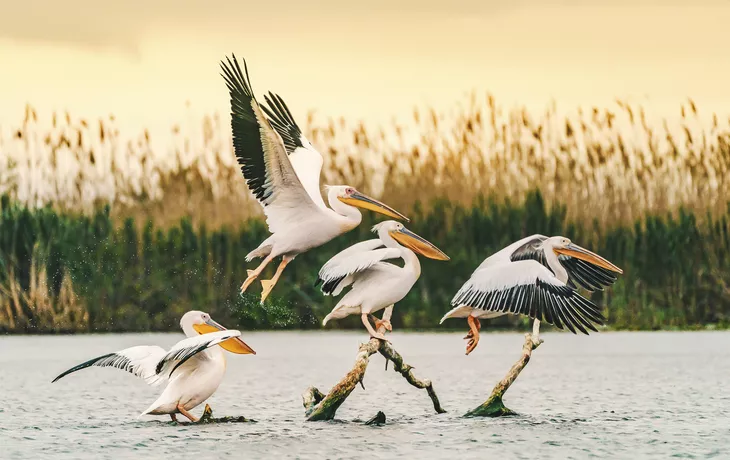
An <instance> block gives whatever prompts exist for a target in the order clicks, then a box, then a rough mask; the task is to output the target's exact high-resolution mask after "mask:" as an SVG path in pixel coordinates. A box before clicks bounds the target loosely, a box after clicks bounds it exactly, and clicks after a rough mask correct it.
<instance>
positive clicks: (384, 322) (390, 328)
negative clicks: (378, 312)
mask: <svg viewBox="0 0 730 460" xmlns="http://www.w3.org/2000/svg"><path fill="white" fill-rule="evenodd" d="M370 319H372V320H373V323H375V330H376V331H377V330H378V329H380V326H383V327H384V328H385V330H386V331H388V332H393V325H392V324H390V321H388V320H379V319H378V318H376V317H375V315H373V314H371V315H370Z"/></svg>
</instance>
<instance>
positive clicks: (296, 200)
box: [221, 56, 321, 233]
mask: <svg viewBox="0 0 730 460" xmlns="http://www.w3.org/2000/svg"><path fill="white" fill-rule="evenodd" d="M245 67H246V62H245V61H244V68H245ZM221 68H222V70H223V78H224V79H225V81H226V85H227V86H228V91H229V93H230V97H231V129H232V131H233V147H234V150H235V153H236V157H237V158H238V163H239V164H240V165H241V172H242V173H243V177H244V178H245V179H246V183H247V184H248V188H249V189H250V190H251V192H252V193H253V194H254V196H255V197H256V199H257V200H258V201H259V202H260V203H261V204H262V205H263V206H264V212H265V213H266V217H267V223H268V225H269V231H271V232H272V233H276V231H277V229H280V228H282V227H285V226H287V225H289V224H291V223H292V222H296V221H298V220H299V218H300V217H303V216H307V215H309V216H311V214H312V213H316V212H317V211H320V210H321V208H320V207H319V206H317V205H316V204H315V203H314V201H312V198H311V197H310V195H309V194H308V193H307V191H306V190H305V188H304V186H303V185H302V183H301V181H300V180H299V178H298V176H297V173H296V172H295V170H294V167H293V166H292V163H291V161H290V160H289V156H288V155H287V153H286V147H285V146H284V142H283V141H282V139H281V137H280V136H279V134H278V133H277V132H276V130H275V129H274V128H272V126H271V124H270V123H269V120H267V119H266V117H265V116H264V113H263V112H262V111H261V107H260V106H259V104H258V102H257V101H256V98H255V97H254V95H253V91H252V89H251V83H250V81H249V78H248V70H246V73H245V75H244V73H243V72H242V71H241V68H240V66H239V65H238V61H236V58H235V56H234V57H233V60H232V61H231V60H230V59H227V63H225V62H222V63H221ZM320 199H321V198H320Z"/></svg>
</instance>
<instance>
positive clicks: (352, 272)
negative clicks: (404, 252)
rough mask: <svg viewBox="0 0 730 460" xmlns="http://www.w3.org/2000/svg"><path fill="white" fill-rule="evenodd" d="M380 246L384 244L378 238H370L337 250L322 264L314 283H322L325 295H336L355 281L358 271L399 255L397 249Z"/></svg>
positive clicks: (363, 270)
mask: <svg viewBox="0 0 730 460" xmlns="http://www.w3.org/2000/svg"><path fill="white" fill-rule="evenodd" d="M382 246H384V245H383V242H382V241H381V240H380V239H372V240H367V241H362V242H360V243H357V244H354V245H352V246H350V247H349V248H347V249H345V250H343V251H341V252H339V253H338V254H337V255H335V256H334V257H332V258H331V259H330V260H328V261H327V263H325V264H324V265H323V266H322V268H321V269H320V270H319V277H318V278H317V281H316V282H315V283H314V285H315V286H317V285H319V284H320V283H322V292H323V293H324V294H325V295H329V294H332V295H338V294H339V293H340V292H342V289H344V288H345V287H347V286H349V285H350V284H352V283H353V282H354V281H355V278H356V276H357V274H358V273H363V272H365V271H366V270H368V269H371V268H373V267H374V266H375V265H376V264H378V263H379V262H382V261H384V260H388V259H396V258H398V257H400V256H401V252H400V250H399V249H396V248H385V247H382Z"/></svg>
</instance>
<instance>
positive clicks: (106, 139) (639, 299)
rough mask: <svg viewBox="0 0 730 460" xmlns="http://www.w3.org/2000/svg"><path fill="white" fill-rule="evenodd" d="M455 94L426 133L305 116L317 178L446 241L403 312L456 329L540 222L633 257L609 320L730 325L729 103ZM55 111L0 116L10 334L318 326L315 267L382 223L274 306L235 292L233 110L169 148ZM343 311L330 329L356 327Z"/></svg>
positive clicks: (0, 224)
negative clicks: (489, 260) (215, 322)
mask: <svg viewBox="0 0 730 460" xmlns="http://www.w3.org/2000/svg"><path fill="white" fill-rule="evenodd" d="M459 110H460V111H459V112H458V113H457V114H456V115H451V116H446V115H439V114H437V113H435V112H429V111H415V112H414V117H413V123H412V124H413V126H414V127H415V128H412V129H413V130H415V133H416V135H415V136H413V135H412V134H413V133H410V134H407V133H406V131H407V129H406V128H404V127H401V126H393V127H391V128H392V129H391V130H390V131H389V133H386V132H384V131H380V132H369V131H367V130H366V129H365V128H364V127H363V126H362V125H358V124H356V125H350V124H348V123H346V122H345V121H344V120H335V121H329V122H326V123H318V122H316V121H315V120H314V119H313V117H309V119H308V120H307V121H306V123H303V124H306V126H307V130H306V131H307V136H308V137H309V139H310V140H311V141H312V142H313V143H314V145H315V146H316V147H317V148H318V149H319V150H320V152H322V154H323V155H324V156H325V168H324V170H323V181H322V182H323V183H325V184H342V183H347V184H350V185H353V186H355V187H357V188H358V189H360V190H363V191H365V192H368V193H372V194H373V195H376V196H378V197H379V198H380V199H382V200H383V201H385V202H387V203H388V204H390V205H392V206H394V207H395V208H396V209H398V210H399V211H401V212H403V213H404V214H406V215H407V216H408V217H409V218H411V223H410V224H409V228H412V229H413V230H414V231H415V232H416V233H418V234H420V235H423V236H424V237H425V238H426V239H428V240H429V241H434V242H437V244H438V245H439V247H440V248H441V249H443V250H444V251H445V252H446V253H447V254H448V255H449V256H450V257H451V261H450V262H449V265H448V267H446V268H444V267H443V266H441V265H439V264H437V263H432V262H431V261H428V260H425V261H423V262H422V264H423V272H422V276H421V279H420V280H419V281H418V282H417V284H416V285H415V287H414V289H413V290H412V291H411V293H409V295H408V296H407V297H406V298H405V299H404V300H403V301H402V302H401V303H399V304H398V305H397V306H396V307H395V309H394V311H393V319H392V323H393V326H394V327H395V328H397V329H437V330H438V329H448V330H453V329H454V328H458V329H463V325H461V324H453V325H450V324H448V322H447V323H444V325H442V326H441V327H439V326H438V321H439V320H440V318H441V316H442V315H443V314H444V312H446V311H448V309H449V308H450V307H449V302H450V300H451V297H452V296H453V294H454V293H455V292H456V290H457V289H458V287H459V286H460V285H461V284H462V283H463V281H464V280H466V279H467V278H468V276H469V275H470V274H471V272H472V271H473V270H474V269H475V268H476V267H477V265H479V263H481V261H482V260H483V259H484V258H486V257H487V256H488V255H490V254H492V253H494V252H495V251H497V250H499V249H501V248H502V247H504V246H506V245H507V244H509V243H510V242H512V241H515V240H517V239H519V238H522V237H523V236H526V235H529V234H532V233H541V234H545V235H558V234H561V235H565V236H568V237H569V238H571V239H572V240H574V241H576V242H577V243H578V244H580V245H582V246H584V247H587V248H590V249H591V250H593V251H595V252H597V253H599V254H601V255H602V256H604V257H606V258H607V259H609V260H611V261H612V262H614V263H615V264H616V265H618V266H619V267H621V268H622V269H624V276H622V277H620V278H619V281H618V282H617V283H616V284H615V285H614V286H613V287H612V288H610V289H608V290H607V291H606V292H597V293H594V294H593V295H592V299H593V300H594V301H595V302H597V303H598V304H599V305H601V306H603V308H604V314H605V315H606V317H607V319H608V323H607V325H608V326H609V329H611V330H622V329H631V330H637V329H640V330H655V329H704V328H727V327H730V223H729V222H728V216H729V215H730V120H724V121H721V120H719V119H718V117H717V116H712V117H711V120H710V121H709V122H702V121H701V117H700V116H699V115H698V111H697V108H696V107H695V106H694V104H693V103H692V102H691V101H689V102H688V103H687V104H686V105H685V106H683V107H681V110H682V121H681V122H680V125H679V126H678V127H677V128H671V127H670V126H669V125H668V123H667V122H660V123H659V124H657V125H655V124H652V123H651V122H649V121H647V117H646V116H645V115H644V109H643V108H641V107H636V106H630V105H628V104H626V103H623V102H617V105H616V107H612V108H605V109H603V108H602V109H598V108H596V109H591V110H584V111H577V112H576V113H575V114H573V115H568V116H565V117H560V116H558V115H557V114H556V112H555V110H554V109H548V110H547V111H546V113H544V114H537V115H535V114H529V113H527V112H526V111H524V110H512V111H506V110H504V109H502V108H501V107H499V106H498V105H497V104H496V102H495V101H494V99H493V98H492V97H491V96H488V97H486V98H485V99H478V98H477V97H476V96H472V97H471V98H470V99H469V100H468V101H467V103H466V104H463V105H462V106H460V109H459ZM50 118H51V119H50V123H49V124H48V125H44V124H43V123H42V122H40V121H39V120H38V116H37V114H36V113H35V111H34V110H33V109H32V108H31V107H28V109H27V110H26V116H25V119H24V120H23V122H22V123H21V125H20V126H19V127H18V128H12V129H10V130H8V129H7V127H0V194H2V200H1V202H0V207H1V210H0V332H4V333H74V332H123V331H124V332H144V331H171V330H177V323H178V321H179V318H180V316H181V315H182V314H183V313H184V312H185V311H188V310H191V309H200V310H205V311H208V312H210V313H211V314H212V315H214V316H215V317H217V318H220V319H221V321H223V322H225V323H230V324H237V325H238V327H240V328H241V329H244V330H252V329H320V328H321V326H320V322H321V319H322V318H323V317H324V315H325V314H326V313H327V312H328V311H329V310H330V309H331V307H332V306H333V304H334V302H336V299H332V298H330V297H324V296H323V295H322V294H321V293H320V292H319V291H318V290H316V289H315V288H314V287H313V283H314V280H315V279H316V273H317V271H318V270H319V268H320V267H321V265H322V264H323V263H324V262H325V261H326V260H327V259H329V258H330V257H331V256H332V255H333V254H335V253H336V252H337V251H339V250H341V249H344V248H345V247H347V246H348V245H351V244H353V243H355V242H357V241H360V240H362V239H366V238H371V237H372V236H371V234H370V232H369V231H370V227H371V226H372V225H373V224H375V223H377V222H378V221H380V220H381V219H380V218H379V217H376V216H373V215H371V214H370V213H366V214H364V218H363V223H362V224H361V225H360V226H359V227H358V228H357V229H355V230H353V231H352V232H350V233H348V234H346V235H344V236H343V237H340V238H337V239H336V240H335V241H332V242H330V243H328V244H327V245H325V246H323V247H321V248H318V249H317V250H314V251H311V252H309V253H305V254H303V255H301V256H299V257H297V263H296V264H292V266H291V267H290V268H289V269H288V270H287V272H286V274H285V279H284V280H282V283H280V285H279V286H277V290H276V291H275V292H274V293H273V294H272V298H271V301H269V302H267V304H266V305H263V306H261V305H260V304H259V302H258V298H259V286H255V287H253V288H252V289H250V293H247V295H246V296H245V297H240V296H239V294H238V288H239V286H240V284H241V282H242V281H243V280H244V279H245V277H246V268H250V266H251V265H252V264H246V262H245V260H244V258H245V255H246V254H247V253H248V252H249V251H250V249H251V248H252V247H254V246H256V245H257V244H258V243H259V242H260V241H262V240H263V239H264V238H265V237H266V236H267V234H268V232H267V230H266V226H265V224H264V222H263V220H262V218H261V215H262V213H261V211H260V209H259V207H258V204H257V203H255V202H254V201H253V200H252V199H251V198H250V197H249V194H248V191H247V190H246V188H245V184H244V181H243V180H242V178H241V176H240V172H239V169H238V167H237V165H236V162H235V157H234V156H233V153H232V151H231V147H230V138H229V137H227V136H228V134H227V133H228V131H229V130H228V127H227V121H223V120H221V119H220V118H219V117H216V116H212V117H207V118H205V119H204V120H203V122H202V124H201V126H200V127H174V128H173V132H172V141H171V144H170V146H169V148H168V149H167V150H166V151H160V150H155V149H153V148H152V145H153V142H152V141H151V139H150V135H149V134H148V133H142V134H141V135H140V136H139V138H137V139H136V140H133V141H130V142H128V141H126V138H123V137H122V136H121V135H120V133H119V131H118V130H117V129H116V127H115V125H114V121H113V119H109V120H97V121H95V122H88V121H85V120H82V119H73V118H72V117H71V116H70V115H65V116H60V115H58V114H54V115H53V116H52V117H50ZM201 128H202V129H201ZM391 131H392V132H391ZM407 138H415V141H413V142H410V141H406V139H407ZM350 320H351V318H350V319H347V320H341V321H337V322H336V324H334V325H333V326H332V327H336V328H354V327H358V323H357V321H355V320H352V321H350ZM526 324H527V323H526V320H524V319H521V318H507V317H502V318H498V319H496V320H493V321H490V324H489V327H490V328H492V329H509V328H516V327H523V326H525V325H526ZM328 328H330V326H329V325H328Z"/></svg>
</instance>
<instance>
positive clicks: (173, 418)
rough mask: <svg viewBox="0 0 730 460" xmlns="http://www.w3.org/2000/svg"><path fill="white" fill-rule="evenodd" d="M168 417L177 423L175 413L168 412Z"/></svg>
mask: <svg viewBox="0 0 730 460" xmlns="http://www.w3.org/2000/svg"><path fill="white" fill-rule="evenodd" d="M170 418H171V419H172V421H173V422H175V423H177V415H176V414H170Z"/></svg>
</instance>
